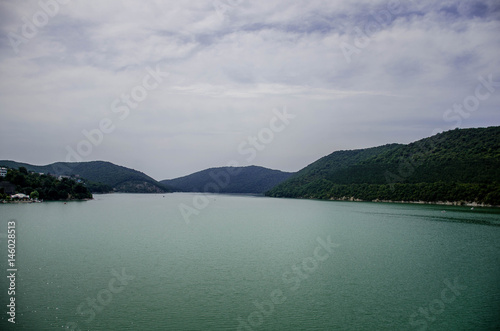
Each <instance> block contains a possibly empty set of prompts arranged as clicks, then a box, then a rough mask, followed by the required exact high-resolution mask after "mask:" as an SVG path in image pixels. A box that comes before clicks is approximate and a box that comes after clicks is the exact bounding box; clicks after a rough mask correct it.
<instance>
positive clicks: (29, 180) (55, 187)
mask: <svg viewBox="0 0 500 331" xmlns="http://www.w3.org/2000/svg"><path fill="white" fill-rule="evenodd" d="M4 182H7V183H8V185H13V186H14V187H15V193H23V194H26V195H29V196H30V197H31V198H33V199H41V200H52V201H55V200H83V199H92V194H91V193H90V191H89V189H88V188H87V187H85V186H84V185H83V184H82V183H79V182H78V181H75V180H73V179H70V178H61V179H58V178H57V177H53V176H48V175H40V174H38V173H33V172H31V173H28V170H27V169H26V168H25V167H20V168H19V169H13V168H12V169H8V171H7V175H6V176H5V178H4V177H0V183H4ZM0 199H7V200H9V201H10V194H6V192H5V191H4V188H3V187H2V188H0Z"/></svg>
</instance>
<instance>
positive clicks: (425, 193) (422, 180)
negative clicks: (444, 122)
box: [266, 127, 500, 205]
mask: <svg viewBox="0 0 500 331" xmlns="http://www.w3.org/2000/svg"><path fill="white" fill-rule="evenodd" d="M266 195H268V196H273V197H293V198H318V199H359V200H369V201H371V200H392V201H429V202H437V201H443V202H444V201H450V202H451V201H463V202H476V203H479V204H489V205H500V127H489V128H479V129H455V130H452V131H448V132H444V133H440V134H438V135H435V136H432V137H430V138H425V139H422V140H419V141H417V142H414V143H411V144H408V145H396V144H395V145H385V146H380V147H375V148H369V149H361V150H354V151H340V152H334V153H332V154H330V155H328V156H325V157H323V158H321V159H320V160H318V161H316V162H314V163H312V164H310V165H309V166H307V167H306V168H304V169H302V170H301V171H299V172H298V173H297V174H296V175H294V176H292V177H291V178H290V179H288V180H287V181H285V182H283V183H281V184H280V185H278V186H277V187H275V188H273V189H271V190H270V191H268V192H266Z"/></svg>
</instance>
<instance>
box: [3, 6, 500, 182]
mask: <svg viewBox="0 0 500 331" xmlns="http://www.w3.org/2000/svg"><path fill="white" fill-rule="evenodd" d="M498 31H500V5H499V4H498V2H497V1H494V0H491V1H486V0H484V1H468V2H464V1H439V2H435V1H394V0H391V1H368V0H367V1H361V0H360V1H328V2H327V1H306V0H303V1H293V2H291V1H285V0H282V1H281V0H273V1H248V0H216V1H201V0H200V1H147V2H140V1H132V0H130V1H83V0H82V1H78V0H74V1H67V0H65V1H62V0H60V1H56V0H42V1H25V2H19V1H15V0H8V1H1V2H0V34H1V36H2V38H1V39H0V77H1V79H0V112H1V113H0V115H1V117H2V120H1V122H0V139H1V140H2V142H3V143H2V147H1V150H0V152H1V153H0V155H1V156H0V158H1V159H14V160H18V161H23V162H29V163H36V164H46V163H50V162H54V161H64V160H65V159H66V158H67V156H68V147H69V148H70V149H73V150H76V149H77V147H78V144H79V143H80V142H81V141H83V140H87V141H90V140H91V139H90V138H88V137H86V136H85V134H84V133H82V132H83V131H84V130H86V132H92V130H95V129H99V125H100V122H101V121H102V120H103V119H108V120H109V121H110V123H111V125H112V126H113V130H110V132H109V133H105V132H103V135H102V139H100V137H98V136H95V137H94V138H95V139H98V138H99V139H98V140H100V141H99V143H98V144H92V147H91V151H90V152H89V153H88V155H81V156H82V159H84V160H97V159H102V160H109V161H111V162H114V163H118V164H122V165H125V166H128V167H132V168H135V169H138V170H141V171H144V172H146V173H148V174H150V175H152V176H153V177H155V178H156V179H159V180H161V179H166V178H173V177H177V176H181V175H186V174H188V173H191V172H194V171H198V170H201V169H204V168H207V167H212V166H223V165H225V164H226V163H227V162H228V161H230V160H237V161H239V163H240V164H242V165H246V164H248V163H253V164H258V165H262V166H266V167H270V168H275V169H281V170H286V171H296V170H299V169H300V168H302V167H303V166H305V165H307V164H309V163H311V162H313V161H314V160H316V159H317V158H319V157H321V156H323V155H326V154H328V153H331V152H332V151H334V150H339V149H351V148H362V147H369V146H375V145H380V144H384V143H389V142H401V143H406V142H410V141H413V140H416V139H419V138H422V137H426V136H430V135H431V134H432V133H433V132H434V131H435V130H448V129H451V128H454V127H457V126H460V127H475V126H490V125H500V121H499V119H500V117H499V105H500V86H493V91H488V90H487V89H486V88H485V87H482V88H481V92H484V93H486V92H489V95H488V96H487V97H485V98H482V99H481V100H479V99H478V101H479V104H478V105H474V104H471V105H469V107H468V108H467V107H466V108H463V110H462V111H459V110H458V109H459V108H455V110H453V109H454V108H453V107H454V105H455V104H458V105H461V104H463V103H464V102H466V101H464V100H466V99H467V97H469V96H474V95H475V91H476V87H477V85H478V84H479V83H480V81H479V79H478V77H480V76H481V77H483V78H484V79H486V80H487V79H488V75H492V78H491V79H492V80H493V81H500V70H499V69H498V68H500V65H499V64H500V58H499V57H498V54H499V51H500V38H499V37H498ZM147 68H149V69H147ZM157 68H158V69H157ZM156 69H157V70H159V71H160V72H162V73H168V76H167V74H164V76H162V79H161V82H159V84H157V85H158V86H156V87H155V88H151V89H147V88H146V87H144V80H145V79H146V76H147V75H148V74H150V73H149V71H148V70H156ZM148 82H149V83H150V85H151V84H152V83H154V82H155V81H154V80H151V79H149V80H148ZM153 85H156V84H153ZM493 85H494V84H493ZM140 86H143V87H144V88H143V89H141V88H140ZM143 90H144V91H146V94H145V95H144V93H143ZM134 95H135V98H134ZM127 98H128V100H129V101H128V102H129V103H128V104H127V101H125V100H127ZM476 99H477V98H476ZM115 100H118V103H115V104H114V101H115ZM138 100H140V101H139V102H136V101H138ZM468 100H469V102H473V101H470V100H472V99H471V98H469V99H468ZM113 104H114V105H115V108H114V107H113ZM117 105H120V106H125V107H128V112H127V115H126V116H125V115H124V111H117V109H116V106H117ZM284 108H286V109H287V111H288V112H289V113H291V114H294V115H296V117H295V118H294V119H293V120H292V121H290V125H288V126H287V127H286V129H285V130H283V131H281V132H278V133H276V134H275V135H274V137H273V139H272V141H271V142H269V143H268V144H265V148H264V149H262V150H260V151H258V153H257V156H256V157H255V159H252V160H250V162H249V161H248V160H247V159H246V157H245V156H243V155H241V154H240V153H239V152H238V146H240V145H241V144H242V142H245V141H247V140H248V137H249V136H257V135H258V134H259V132H261V131H262V130H263V129H265V128H266V127H268V125H269V121H270V120H271V119H272V117H273V116H275V115H274V113H273V109H284ZM122 110H123V109H122ZM82 146H83V145H80V147H82Z"/></svg>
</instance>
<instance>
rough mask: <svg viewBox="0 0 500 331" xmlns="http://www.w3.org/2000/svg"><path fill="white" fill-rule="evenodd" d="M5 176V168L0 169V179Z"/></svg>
mask: <svg viewBox="0 0 500 331" xmlns="http://www.w3.org/2000/svg"><path fill="white" fill-rule="evenodd" d="M5 176H7V168H4V167H1V168H0V177H5Z"/></svg>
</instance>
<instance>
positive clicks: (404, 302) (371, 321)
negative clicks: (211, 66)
mask: <svg viewBox="0 0 500 331" xmlns="http://www.w3.org/2000/svg"><path fill="white" fill-rule="evenodd" d="M201 197H202V196H201V195H196V194H168V195H132V194H113V195H96V196H95V198H96V199H95V200H93V201H88V202H71V203H67V204H63V203H60V202H46V203H41V204H25V205H0V246H1V247H0V254H1V255H0V266H1V273H2V274H3V275H4V276H2V277H1V281H0V293H1V295H0V298H1V300H2V302H1V304H2V307H6V304H7V303H8V300H9V296H8V295H7V289H8V287H9V284H8V280H7V278H6V277H5V276H6V275H8V273H7V271H6V270H7V238H6V232H7V222H8V220H10V219H15V221H16V231H17V232H16V235H17V242H16V244H17V246H16V254H17V255H16V263H17V268H18V272H17V275H16V276H17V278H16V324H15V326H14V325H12V324H11V323H8V322H7V318H8V317H9V316H8V315H7V314H6V313H5V312H6V308H3V309H2V310H1V313H2V315H1V319H0V323H1V324H0V329H1V330H61V329H63V328H67V329H73V330H78V329H81V330H426V329H427V330H499V329H500V322H499V320H500V318H499V316H500V213H499V211H498V210H494V209H481V208H476V209H474V210H471V209H470V208H464V207H443V206H422V205H399V204H376V203H352V202H331V201H312V200H289V199H271V198H264V197H252V196H237V195H208V196H207V197H208V202H209V203H208V206H207V207H206V208H205V209H203V210H201V211H199V214H198V215H193V216H192V217H191V218H190V222H189V223H186V222H185V220H184V219H183V217H182V215H181V213H180V211H179V206H180V205H181V204H185V205H186V206H192V205H193V198H197V199H200V198H201Z"/></svg>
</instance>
